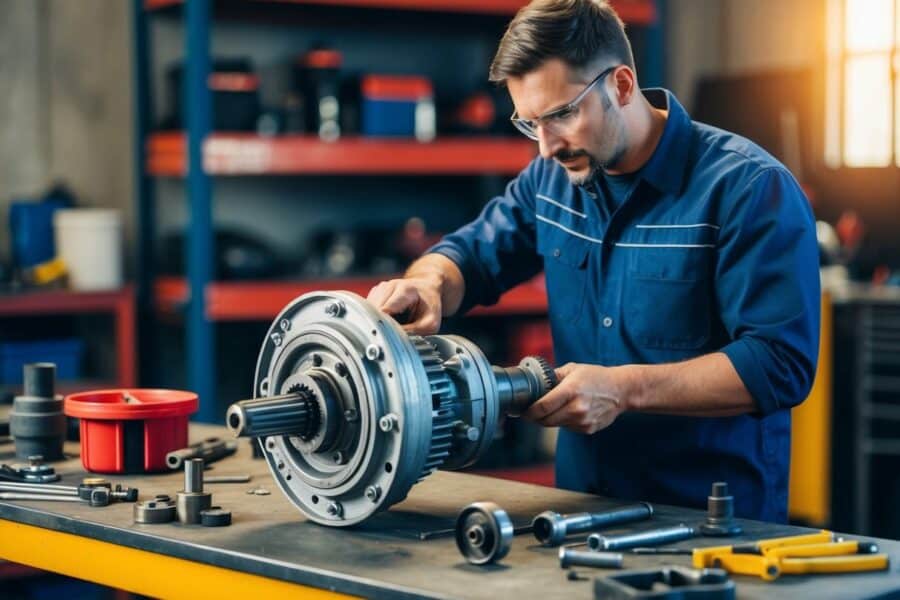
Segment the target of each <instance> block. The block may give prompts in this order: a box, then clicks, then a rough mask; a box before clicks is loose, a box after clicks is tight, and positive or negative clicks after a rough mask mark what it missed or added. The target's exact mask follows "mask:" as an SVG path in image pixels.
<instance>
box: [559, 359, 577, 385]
mask: <svg viewBox="0 0 900 600" xmlns="http://www.w3.org/2000/svg"><path fill="white" fill-rule="evenodd" d="M576 366H577V363H571V362H570V363H566V364H564V365H563V366H561V367H558V368H556V369H555V371H556V378H557V379H558V380H560V381H562V380H563V379H565V378H566V377H567V376H568V375H569V373H571V372H572V371H573V370H574V369H575V367H576Z"/></svg>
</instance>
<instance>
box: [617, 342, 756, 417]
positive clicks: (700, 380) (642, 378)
mask: <svg viewBox="0 0 900 600" xmlns="http://www.w3.org/2000/svg"><path fill="white" fill-rule="evenodd" d="M623 368H627V369H630V370H631V385H630V387H631V390H630V392H631V393H629V394H627V395H626V404H627V406H626V410H632V411H638V412H650V413H663V414H671V415H685V416H695V417H729V416H734V415H740V414H744V413H748V412H753V411H754V410H756V405H755V403H754V401H753V397H752V396H751V395H750V392H748V391H747V388H746V387H745V386H744V383H743V381H741V378H740V376H739V375H738V373H737V371H736V370H735V368H734V365H732V364H731V361H730V360H729V359H728V357H727V356H726V355H725V354H723V353H721V352H715V353H712V354H706V355H704V356H700V357H698V358H694V359H691V360H688V361H685V362H681V363H668V364H662V365H628V366H627V367H623Z"/></svg>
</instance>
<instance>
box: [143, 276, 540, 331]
mask: <svg viewBox="0 0 900 600" xmlns="http://www.w3.org/2000/svg"><path fill="white" fill-rule="evenodd" d="M383 279H385V277H357V278H346V279H321V280H310V281H283V282H280V281H278V282H276V281H260V282H257V281H237V282H216V283H213V284H210V285H209V286H208V287H207V288H206V314H207V317H208V318H209V319H210V320H212V321H253V320H269V319H273V318H275V316H276V315H277V314H278V313H279V312H281V310H282V309H283V308H284V307H285V306H286V305H287V304H288V303H289V302H290V301H291V300H293V299H294V298H296V297H297V296H300V295H302V294H306V293H308V292H313V291H317V290H347V291H350V292H354V293H356V294H359V295H360V296H363V297H365V295H366V294H368V293H369V290H370V289H371V288H372V286H374V285H375V284H377V283H378V282H379V281H382V280H383ZM187 294H188V287H187V282H186V281H185V280H184V279H183V278H180V277H161V278H159V279H158V280H157V282H156V303H157V306H158V307H159V309H160V310H161V311H162V312H163V313H167V314H173V313H177V312H179V311H180V310H181V307H183V306H184V303H185V301H186V300H187ZM546 312H547V296H546V291H545V287H544V278H543V276H539V277H536V278H534V279H532V280H531V281H528V282H526V283H523V284H521V285H519V286H517V287H515V288H513V289H511V290H509V291H508V292H507V293H506V294H504V295H503V297H502V298H501V299H500V302H498V303H497V304H495V305H494V306H486V307H478V308H476V309H474V310H472V311H471V312H470V313H469V314H471V315H541V314H546Z"/></svg>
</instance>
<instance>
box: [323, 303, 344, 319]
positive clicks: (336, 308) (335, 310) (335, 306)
mask: <svg viewBox="0 0 900 600" xmlns="http://www.w3.org/2000/svg"><path fill="white" fill-rule="evenodd" d="M345 311H346V308H345V307H344V303H343V302H332V303H330V304H328V305H327V306H326V307H325V314H327V315H328V316H329V317H342V316H344V312H345Z"/></svg>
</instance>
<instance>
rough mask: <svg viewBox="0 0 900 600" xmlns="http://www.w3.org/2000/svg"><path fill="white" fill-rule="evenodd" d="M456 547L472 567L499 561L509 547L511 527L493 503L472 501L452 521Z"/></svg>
mask: <svg viewBox="0 0 900 600" xmlns="http://www.w3.org/2000/svg"><path fill="white" fill-rule="evenodd" d="M455 533H456V546H457V547H458V548H459V551H460V552H461V553H462V555H463V556H464V557H465V558H466V560H467V561H469V562H470V563H472V564H473V565H485V564H488V563H492V562H495V561H498V560H500V559H501V558H503V557H504V556H506V554H507V553H508V552H509V547H510V546H511V545H512V538H513V524H512V521H510V519H509V515H507V514H506V511H505V510H503V509H502V508H500V507H499V506H498V505H496V504H494V503H493V502H475V503H474V504H470V505H468V506H466V507H465V508H463V509H462V511H461V512H460V513H459V516H458V517H457V518H456V529H455Z"/></svg>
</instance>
